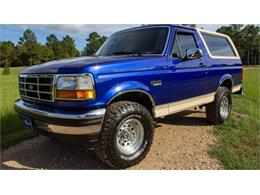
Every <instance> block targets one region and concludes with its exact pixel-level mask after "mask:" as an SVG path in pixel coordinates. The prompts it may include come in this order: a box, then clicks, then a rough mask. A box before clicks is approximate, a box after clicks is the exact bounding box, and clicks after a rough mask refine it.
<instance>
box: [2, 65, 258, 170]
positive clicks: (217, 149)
mask: <svg viewBox="0 0 260 195" xmlns="http://www.w3.org/2000/svg"><path fill="white" fill-rule="evenodd" d="M21 69H22V68H11V74H10V75H2V69H0V103H1V104H0V112H1V113H0V114H1V149H6V148H8V147H9V146H11V145H14V144H16V143H18V142H19V141H21V140H24V139H28V138H31V137H33V136H35V135H36V133H34V132H33V131H31V130H28V129H24V128H23V127H22V125H21V123H20V121H19V119H18V117H17V115H16V114H15V112H14V109H13V102H14V100H15V99H18V98H19V95H18V89H17V88H18V84H17V76H18V73H19V71H20V70H21ZM243 87H244V91H245V94H244V95H243V96H238V95H234V96H233V97H234V99H233V114H232V115H231V117H230V118H229V119H228V120H227V121H226V122H225V124H223V125H220V126H216V127H214V133H215V134H216V136H217V138H218V143H219V144H218V145H217V146H213V147H211V148H210V151H209V152H210V154H211V155H212V156H214V157H216V158H218V159H220V160H221V161H222V163H223V165H224V167H225V168H226V169H260V159H259V158H260V69H245V70H244V83H243Z"/></svg>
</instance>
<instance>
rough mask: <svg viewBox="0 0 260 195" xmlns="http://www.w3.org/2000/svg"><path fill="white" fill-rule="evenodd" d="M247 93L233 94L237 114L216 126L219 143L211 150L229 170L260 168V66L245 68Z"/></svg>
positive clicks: (245, 89)
mask: <svg viewBox="0 0 260 195" xmlns="http://www.w3.org/2000/svg"><path fill="white" fill-rule="evenodd" d="M243 88H244V95H243V96H240V95H234V96H233V113H232V114H231V117H230V118H229V119H228V120H227V121H226V122H225V123H224V124H223V125H220V126H216V127H215V128H214V132H215V134H216V136H217V138H218V142H219V145H218V146H214V147H212V148H211V150H210V153H211V154H212V155H213V156H214V157H217V158H218V159H220V160H221V161H222V163H223V165H224V167H225V168H226V169H260V69H245V70H244V79H243Z"/></svg>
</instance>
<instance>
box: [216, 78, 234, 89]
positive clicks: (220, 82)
mask: <svg viewBox="0 0 260 195" xmlns="http://www.w3.org/2000/svg"><path fill="white" fill-rule="evenodd" d="M226 80H230V81H231V90H232V88H233V86H234V80H233V77H232V75H231V74H224V75H222V76H221V77H220V79H219V81H218V86H217V89H218V88H219V87H220V86H221V84H222V83H223V82H225V81H226ZM217 89H216V90H217Z"/></svg>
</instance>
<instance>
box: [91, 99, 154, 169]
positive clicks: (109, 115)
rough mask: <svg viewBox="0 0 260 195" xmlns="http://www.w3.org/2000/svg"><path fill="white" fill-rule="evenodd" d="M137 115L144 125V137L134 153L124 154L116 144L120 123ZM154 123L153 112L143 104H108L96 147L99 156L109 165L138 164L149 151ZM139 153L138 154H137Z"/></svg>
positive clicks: (128, 102)
mask: <svg viewBox="0 0 260 195" xmlns="http://www.w3.org/2000/svg"><path fill="white" fill-rule="evenodd" d="M131 117H137V118H138V120H140V122H141V123H142V125H143V129H144V137H143V142H142V145H141V146H140V148H139V149H138V150H137V151H136V152H135V154H134V155H129V156H127V155H124V154H123V153H121V152H120V151H119V150H118V147H117V145H116V141H115V139H116V133H117V131H118V130H117V128H118V125H119V124H120V123H121V121H123V120H126V119H127V118H131ZM153 133H154V125H153V118H152V116H151V113H150V112H149V111H148V110H147V109H146V108H145V107H143V106H142V105H140V104H138V103H135V102H130V101H119V102H115V103H113V104H111V105H109V106H108V108H107V111H106V114H105V117H104V120H103V123H102V129H101V133H100V140H99V142H98V143H97V145H96V147H95V151H96V154H97V156H98V157H99V158H100V159H101V160H102V161H103V162H104V163H105V164H107V165H108V166H110V167H113V168H116V169H125V168H127V167H130V166H133V165H135V164H138V163H139V162H140V161H142V160H143V159H144V158H145V156H146V154H147V153H148V152H149V150H150V147H151V144H152V141H153ZM137 154H138V155H137Z"/></svg>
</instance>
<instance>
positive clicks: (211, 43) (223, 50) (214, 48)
mask: <svg viewBox="0 0 260 195" xmlns="http://www.w3.org/2000/svg"><path fill="white" fill-rule="evenodd" d="M202 36H203V38H204V40H205V42H206V44H207V46H208V48H209V51H210V53H211V55H213V56H228V57H234V56H236V54H235V52H234V50H233V49H232V47H231V45H230V43H229V41H228V40H227V39H226V38H225V37H221V36H215V35H209V34H202Z"/></svg>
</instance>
